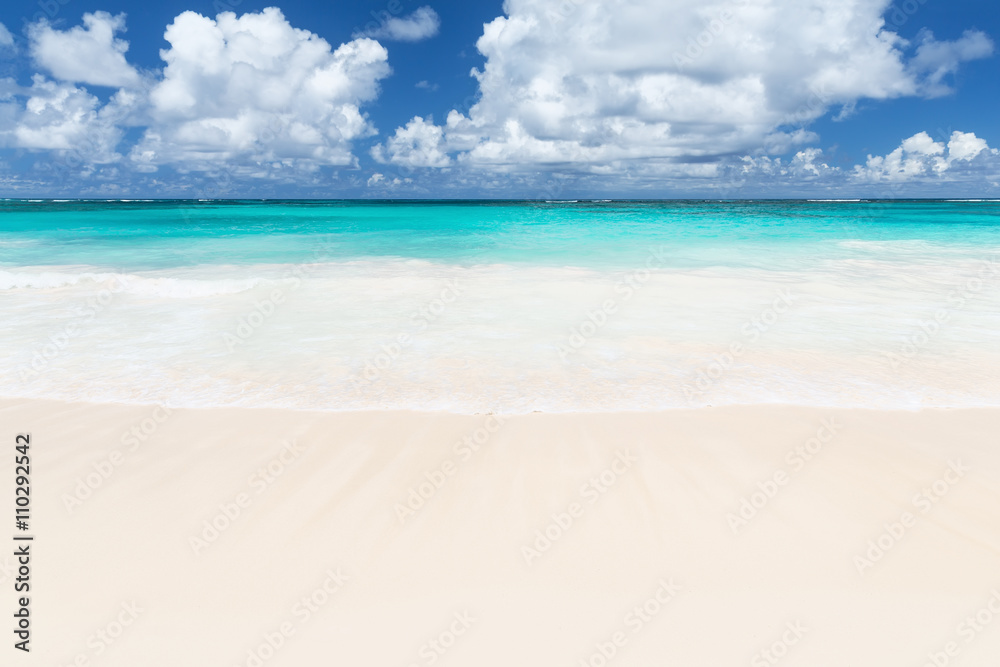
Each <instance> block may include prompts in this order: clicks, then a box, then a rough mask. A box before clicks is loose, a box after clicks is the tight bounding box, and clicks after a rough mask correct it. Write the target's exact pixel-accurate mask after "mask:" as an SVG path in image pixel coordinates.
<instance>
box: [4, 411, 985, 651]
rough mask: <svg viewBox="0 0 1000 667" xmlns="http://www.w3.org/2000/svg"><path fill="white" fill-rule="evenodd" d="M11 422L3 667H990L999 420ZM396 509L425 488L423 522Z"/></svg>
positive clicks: (641, 417) (867, 415)
mask: <svg viewBox="0 0 1000 667" xmlns="http://www.w3.org/2000/svg"><path fill="white" fill-rule="evenodd" d="M0 417H2V423H3V426H4V429H3V430H4V436H3V438H4V440H5V441H6V442H7V447H8V455H4V456H3V457H0V461H2V463H0V474H2V479H3V482H2V484H0V488H3V489H7V491H5V492H4V493H3V497H6V498H7V502H8V504H9V507H10V510H9V511H10V512H11V514H13V502H12V493H11V482H12V480H13V475H14V470H13V468H14V466H13V449H14V436H15V435H16V434H17V433H23V432H29V433H31V437H32V448H31V452H32V457H33V461H32V465H33V468H32V488H33V516H32V525H31V533H32V534H34V535H35V541H34V542H33V544H32V573H31V576H32V582H31V584H32V595H31V610H32V644H31V646H32V651H31V653H30V655H23V654H21V653H20V652H17V651H14V650H13V649H12V647H11V646H8V647H5V648H4V649H2V654H3V655H4V656H5V657H4V658H3V660H2V663H3V664H4V665H8V664H10V665H14V664H19V665H20V664H24V665H47V666H54V665H60V666H63V665H70V664H78V665H100V666H102V667H103V666H107V667H112V666H115V665H122V666H127V667H157V666H161V665H162V666H170V667H178V666H181V665H206V666H219V667H234V666H236V665H244V666H250V667H253V666H254V665H268V666H269V667H270V666H278V665H288V666H294V667H311V666H314V665H315V666H320V665H322V666H336V665H344V666H349V667H365V666H369V665H370V666H373V667H374V666H380V667H381V666H385V667H395V666H398V667H408V666H410V665H421V666H422V665H431V664H435V665H444V666H448V665H453V666H456V667H457V666H468V667H490V666H494V665H496V666H503V667H512V666H525V667H528V666H538V667H556V666H558V665H566V666H567V667H578V666H579V665H581V664H583V665H592V666H593V667H601V665H614V666H619V665H620V666H623V667H624V666H636V667H660V666H664V665H678V666H683V667H692V666H696V665H704V666H705V667H719V666H722V665H749V666H751V667H757V666H758V665H772V664H781V665H788V666H792V665H803V666H807V667H825V666H829V667H834V666H836V667H844V666H845V665H851V666H852V667H867V666H870V667H886V666H888V665H907V666H913V667H920V666H921V665H924V664H925V663H928V662H929V661H930V660H931V657H928V655H929V654H930V656H932V657H933V658H934V659H935V660H937V662H938V665H943V664H954V665H960V666H961V667H979V666H981V667H996V665H997V664H998V663H997V656H1000V446H998V431H1000V410H985V409H984V410H955V411H947V410H940V411H923V412H877V411H860V410H853V411H847V410H821V409H804V408H791V407H780V406H774V407H741V408H716V409H712V408H706V409H700V410H678V411H671V412H663V413H635V414H627V413H618V414H531V415H520V416H510V417H507V418H506V419H504V420H503V423H499V422H498V421H497V420H496V418H491V417H488V416H485V415H481V416H459V415H446V414H428V413H405V412H368V413H340V414H337V413H311V412H291V411H279V410H238V409H213V410H191V409H186V410H180V409H178V410H173V411H172V412H170V414H167V413H166V412H164V411H163V410H162V409H159V410H157V409H154V407H153V406H113V405H87V404H79V403H76V404H66V403H57V402H49V401H20V400H4V401H0ZM157 419H159V422H158V421H157ZM831 420H832V421H831ZM824 424H826V426H825V427H824ZM133 428H135V429H137V431H136V433H137V434H139V435H141V438H140V437H139V436H138V435H137V436H132V435H130V434H129V431H130V430H131V429H133ZM143 428H145V430H146V432H145V433H144V432H143ZM477 429H481V430H479V431H478V432H477ZM491 431H492V432H491ZM465 437H470V438H472V439H473V442H474V441H475V439H476V438H478V439H479V440H480V441H481V443H482V444H481V445H480V446H479V450H478V451H473V449H472V448H471V447H470V446H469V445H466V444H458V445H457V448H456V443H461V442H462V441H463V438H465ZM133 438H134V439H133ZM811 438H816V439H815V440H813V441H811V442H810V439H811ZM822 440H825V441H826V442H822ZM286 441H288V442H291V441H294V445H289V444H283V443H285V442H286ZM801 447H811V448H812V449H813V450H814V451H816V450H818V451H816V453H815V454H814V455H810V456H811V458H810V460H808V461H807V460H805V458H804V457H803V458H802V459H801V461H800V460H799V458H798V457H800V456H801V455H800V454H797V453H795V450H796V448H801ZM466 448H467V449H466ZM115 451H117V454H115V453H114V452H115ZM790 452H791V453H790ZM267 468H270V472H266V470H267ZM260 471H264V472H265V474H263V475H262V474H261V472H260ZM88 477H89V480H88ZM590 480H594V481H590ZM768 480H771V482H772V483H768ZM775 480H777V481H775ZM424 482H426V483H427V485H425V486H423V488H421V484H422V483H424ZM434 482H437V483H438V484H439V486H440V488H436V487H435V486H434ZM782 482H783V483H782ZM411 488H412V489H413V491H414V493H415V494H419V493H420V492H421V491H422V492H423V493H424V495H425V496H428V497H427V498H426V499H423V504H422V506H419V507H417V505H418V504H419V503H418V502H416V501H412V503H411V506H412V507H414V508H415V509H413V511H412V514H410V513H408V512H404V511H402V510H401V508H405V507H407V503H408V497H409V496H410V495H411V493H410V489H411ZM754 493H758V495H756V496H754V495H753V494H754ZM924 493H926V495H921V494H924ZM769 496H770V497H769ZM744 499H745V500H746V501H747V503H750V502H756V504H757V505H758V506H759V507H757V508H754V511H755V512H756V514H755V515H752V516H751V510H750V509H748V506H747V505H745V504H743V514H744V517H747V520H746V523H742V522H740V521H737V520H736V519H735V518H734V517H739V513H740V509H741V504H742V500H744ZM241 504H242V505H243V506H242V507H240V505H241ZM237 509H238V510H239V514H238V516H237V515H236V510H237ZM227 513H228V514H229V515H230V516H227ZM553 515H554V516H553ZM574 515H575V516H574ZM206 522H207V523H206ZM212 522H215V523H216V526H217V527H216V528H207V527H206V526H207V525H208V524H211V523H212ZM11 523H12V522H11ZM560 523H561V524H562V526H559V525H558V524H560ZM887 525H888V527H886V526H887ZM734 526H735V527H736V528H737V529H738V530H734ZM546 530H547V531H548V533H549V537H548V538H544V539H543V538H540V537H539V535H540V533H539V532H536V531H540V532H541V534H544V532H545V531H546ZM14 532H15V531H14V529H13V526H11V527H10V533H14ZM892 533H895V535H892ZM2 539H4V540H10V535H8V536H4V537H2ZM196 540H201V541H200V542H198V541H196ZM879 541H881V543H882V546H881V547H877V543H878V542H879ZM873 542H874V543H875V544H874V545H873ZM8 544H13V542H12V541H9V542H8ZM529 549H530V550H531V551H529ZM4 552H6V553H10V551H8V550H7V549H4ZM860 559H864V560H860ZM869 559H870V561H869ZM529 561H530V562H529ZM0 565H2V566H3V569H2V570H0V578H3V579H5V581H4V582H3V583H2V585H0V590H3V591H4V593H3V596H2V599H3V609H5V610H8V611H6V612H5V616H6V617H7V618H8V619H10V618H11V617H10V613H11V612H12V610H13V608H14V603H13V599H14V593H13V591H12V583H13V582H12V578H13V576H15V575H14V573H13V572H12V570H11V566H12V565H13V559H12V558H11V557H10V556H7V557H6V560H5V559H4V557H2V556H0ZM657 596H659V599H657ZM303 600H306V601H308V604H306V603H305V602H303ZM991 600H992V607H993V610H992V611H991V610H990V604H991ZM309 605H311V608H310V606H309ZM643 607H645V609H643ZM637 608H638V611H637ZM977 614H978V616H979V620H978V621H977V620H976V616H977ZM966 619H971V624H970V621H969V620H966ZM8 624H10V620H8ZM976 628H978V629H976ZM7 637H8V639H7V641H8V642H9V643H10V644H13V641H14V639H13V637H12V635H11V634H10V631H9V630H8V631H7ZM269 641H270V644H269V643H268V642H269ZM950 643H953V645H949V644H950ZM272 645H274V646H277V648H272ZM763 651H767V652H768V653H767V654H766V655H765V654H764V653H763ZM949 651H950V652H951V653H952V655H948V652H949ZM11 656H13V657H11ZM929 664H934V663H933V662H931V663H929Z"/></svg>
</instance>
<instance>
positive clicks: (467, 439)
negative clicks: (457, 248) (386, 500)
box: [393, 415, 506, 524]
mask: <svg viewBox="0 0 1000 667" xmlns="http://www.w3.org/2000/svg"><path fill="white" fill-rule="evenodd" d="M505 423H506V420H505V419H504V418H503V417H502V416H501V415H489V416H488V417H487V418H486V420H485V421H484V422H483V425H482V426H480V427H479V428H477V429H475V430H473V431H472V432H471V433H467V434H466V435H464V436H463V437H462V438H461V439H460V440H458V441H456V442H455V444H454V445H453V446H452V453H453V454H454V455H455V457H457V462H456V460H455V459H453V458H451V457H449V458H446V459H445V460H443V461H442V462H441V463H440V464H438V465H437V466H436V467H434V468H433V469H431V470H428V471H427V472H425V473H424V478H423V480H422V481H420V482H418V483H417V484H415V485H413V486H411V487H410V488H409V489H408V494H407V496H406V500H405V501H404V502H401V503H396V505H395V506H394V507H393V509H394V510H395V512H396V516H397V517H398V518H399V523H401V524H403V523H406V520H407V519H409V518H410V517H412V516H414V515H415V514H416V513H417V512H418V511H420V510H421V509H422V508H423V507H424V506H425V505H426V503H427V502H428V501H429V500H430V499H431V498H433V497H434V496H435V495H436V494H437V492H438V491H440V490H441V488H442V487H443V486H444V485H445V483H446V482H447V481H448V479H449V478H450V477H453V476H454V475H455V474H456V473H457V472H458V470H459V466H460V465H461V464H462V463H468V462H469V461H470V460H472V457H473V456H474V455H475V454H476V453H477V452H479V451H480V450H481V449H482V448H483V447H485V446H486V444H487V443H489V441H490V438H492V437H493V434H495V433H496V432H497V431H499V430H500V428H501V427H502V426H503V425H504V424H505Z"/></svg>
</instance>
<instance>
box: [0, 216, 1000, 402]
mask: <svg viewBox="0 0 1000 667" xmlns="http://www.w3.org/2000/svg"><path fill="white" fill-rule="evenodd" d="M0 340H2V344H0V396H3V397H25V398H27V397H30V398H50V399H62V400H70V401H92V402H114V403H148V404H153V403H158V404H165V405H169V406H176V407H217V406H246V407H266V406H271V407H282V408H291V409H303V410H324V411H326V410H334V411H342V410H373V409H412V410H431V411H446V412H457V413H485V412H491V411H492V412H502V413H525V412H533V411H542V412H575V411H630V410H665V409H674V408H688V407H701V406H706V405H713V406H719V405H733V404H763V403H769V404H790V405H809V406H835V407H861V408H879V409H886V408H888V409H907V410H910V409H918V408H921V407H956V408H957V407H975V406H997V405H1000V202H997V201H924V200H920V201H565V202H538V201H530V202H525V201H433V202H423V201H392V202H388V201H256V200H247V201H177V200H157V201H125V200H120V201H57V200H44V201H43V200H5V201H2V202H0Z"/></svg>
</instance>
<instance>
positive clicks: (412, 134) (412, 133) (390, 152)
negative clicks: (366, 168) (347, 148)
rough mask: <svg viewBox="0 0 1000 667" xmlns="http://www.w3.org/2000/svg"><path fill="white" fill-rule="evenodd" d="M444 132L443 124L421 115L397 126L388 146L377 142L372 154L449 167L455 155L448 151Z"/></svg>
mask: <svg viewBox="0 0 1000 667" xmlns="http://www.w3.org/2000/svg"><path fill="white" fill-rule="evenodd" d="M443 136H444V131H443V130H442V129H441V128H440V127H438V126H437V125H435V124H434V123H433V122H431V121H430V120H424V119H423V118H421V117H420V116H417V117H415V118H413V119H412V120H411V121H410V122H409V123H407V124H406V126H405V127H399V128H396V133H395V134H394V135H393V136H391V137H390V138H389V140H388V141H386V142H385V146H384V147H383V145H382V144H378V145H376V146H375V147H374V148H373V149H372V157H374V158H375V160H376V161H378V162H383V163H385V162H391V163H392V164H398V165H403V166H407V167H447V166H448V165H449V164H451V158H449V157H448V154H447V153H446V152H445V149H444V141H443Z"/></svg>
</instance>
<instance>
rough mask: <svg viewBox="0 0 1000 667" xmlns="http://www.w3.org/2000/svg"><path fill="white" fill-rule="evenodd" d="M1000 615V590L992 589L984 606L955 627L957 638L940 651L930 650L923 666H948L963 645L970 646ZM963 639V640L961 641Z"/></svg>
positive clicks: (959, 653) (960, 652)
mask: <svg viewBox="0 0 1000 667" xmlns="http://www.w3.org/2000/svg"><path fill="white" fill-rule="evenodd" d="M998 616H1000V590H998V589H996V588H994V589H993V590H991V591H990V598H989V599H988V600H987V601H986V604H984V605H983V606H982V607H980V608H979V609H977V610H976V611H975V612H973V613H971V614H969V615H968V616H966V617H965V618H964V619H962V622H961V623H959V624H958V625H957V626H956V627H955V634H956V635H958V637H957V638H956V639H953V640H951V641H948V642H946V643H945V645H944V646H942V647H941V649H940V650H938V651H930V652H929V653H928V654H927V661H926V662H925V663H924V664H923V665H922V667H947V665H950V664H951V663H952V661H953V660H954V659H955V658H957V657H958V656H960V655H961V654H962V648H963V646H968V645H969V644H971V643H972V642H974V641H975V640H976V638H977V637H978V636H979V635H980V634H982V633H983V631H985V630H986V628H987V627H988V626H989V625H990V624H991V623H993V619H995V618H997V617H998ZM959 640H961V642H960V641H959Z"/></svg>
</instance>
